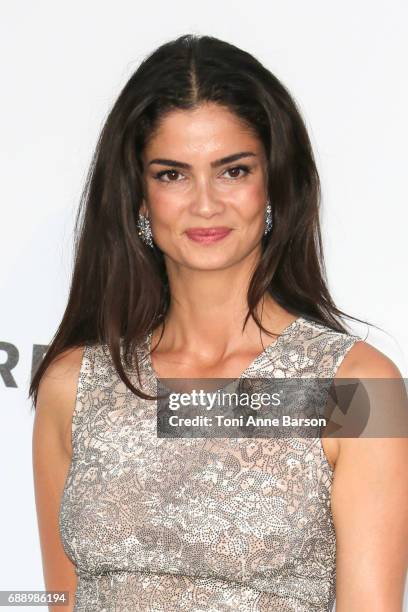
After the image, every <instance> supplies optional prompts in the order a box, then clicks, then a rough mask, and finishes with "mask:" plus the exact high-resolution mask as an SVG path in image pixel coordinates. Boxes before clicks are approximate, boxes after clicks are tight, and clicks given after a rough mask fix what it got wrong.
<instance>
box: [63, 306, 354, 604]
mask: <svg viewBox="0 0 408 612" xmlns="http://www.w3.org/2000/svg"><path fill="white" fill-rule="evenodd" d="M150 340H151V335H149V338H148V339H147V340H146V343H145V344H143V345H141V346H140V347H139V350H140V358H141V360H142V382H143V385H146V386H143V388H144V389H146V391H147V392H153V393H154V392H155V390H156V386H155V382H156V381H155V379H154V371H153V369H152V364H151V360H150V357H149V355H148V351H147V350H146V349H147V347H148V346H150ZM358 340H361V338H359V337H358V336H354V335H349V334H342V333H339V332H335V331H333V330H331V329H329V328H328V327H326V326H324V325H322V324H319V323H315V322H312V321H310V320H307V319H306V318H303V317H300V318H298V319H296V320H295V321H294V322H293V323H292V324H291V325H289V326H288V328H287V329H286V330H285V332H284V334H283V335H281V336H280V337H278V339H277V340H275V341H274V342H273V343H272V344H270V345H269V346H267V347H266V349H265V351H264V352H263V353H261V354H260V355H259V356H258V357H257V358H256V359H255V360H254V361H253V362H252V363H251V365H250V366H249V367H248V368H247V369H246V370H245V372H243V374H242V375H241V377H243V378H247V377H256V378H261V377H333V376H334V375H335V373H336V370H337V368H338V367H339V365H340V363H341V361H342V359H343V358H344V356H345V355H346V353H347V352H348V350H349V349H350V348H351V347H352V346H353V344H354V343H355V342H356V341H358ZM131 374H132V373H131ZM133 375H134V378H133V379H132V380H133V382H134V383H135V384H136V385H137V384H138V382H139V381H138V379H137V376H136V373H135V372H133ZM241 377H240V378H241ZM155 408H156V402H154V401H149V400H142V399H140V398H138V397H136V396H135V395H134V394H132V392H131V391H130V390H129V389H127V387H126V386H125V385H124V383H123V382H122V381H121V380H120V378H119V376H118V375H117V373H116V371H115V369H114V367H113V363H112V361H111V359H110V356H109V352H108V349H107V346H105V345H96V346H91V345H87V346H86V347H85V349H84V354H83V358H82V364H81V370H80V374H79V380H78V389H77V401H76V405H75V409H74V413H73V417H72V447H73V454H72V461H71V465H70V469H69V472H68V474H67V478H66V482H65V486H64V491H63V496H62V500H61V506H60V516H59V520H60V533H61V538H62V542H63V545H64V549H65V551H66V553H67V555H68V556H69V557H70V558H71V559H72V561H73V562H74V563H75V567H76V573H77V576H78V585H77V591H76V604H75V608H74V610H75V611H84V612H85V611H86V612H111V611H120V612H128V611H129V612H130V611H131V612H138V611H140V612H224V611H225V612H227V611H228V612H232V611H234V612H267V611H268V612H270V611H274V610H276V611H277V610H279V612H289V611H290V612H293V611H296V612H312V611H315V612H316V611H319V612H320V611H326V610H331V609H332V606H333V603H334V598H335V553H336V538H335V531H334V526H333V521H332V515H331V509H330V491H331V484H332V478H333V470H332V468H331V466H330V464H329V462H328V461H327V459H326V456H325V453H324V451H323V447H322V444H321V439H320V438H303V439H300V438H280V439H279V438H258V439H255V438H254V439H251V438H231V439H227V438H218V439H215V438H214V439H210V438H207V439H203V438H195V439H194V438H178V439H169V438H158V437H157V435H156V434H157V430H156V411H155Z"/></svg>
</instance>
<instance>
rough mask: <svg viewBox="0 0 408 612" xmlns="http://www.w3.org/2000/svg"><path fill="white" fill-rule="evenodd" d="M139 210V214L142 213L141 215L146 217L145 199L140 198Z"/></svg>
mask: <svg viewBox="0 0 408 612" xmlns="http://www.w3.org/2000/svg"><path fill="white" fill-rule="evenodd" d="M139 212H140V214H141V215H143V216H145V217H147V216H148V215H147V212H148V210H147V206H146V202H145V200H142V204H141V206H140V211H139Z"/></svg>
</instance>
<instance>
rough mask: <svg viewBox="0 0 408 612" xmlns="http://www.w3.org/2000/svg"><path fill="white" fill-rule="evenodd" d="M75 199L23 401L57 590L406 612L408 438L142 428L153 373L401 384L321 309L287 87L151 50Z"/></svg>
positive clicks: (164, 604) (146, 601) (47, 562)
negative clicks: (65, 278) (407, 465)
mask: <svg viewBox="0 0 408 612" xmlns="http://www.w3.org/2000/svg"><path fill="white" fill-rule="evenodd" d="M82 204H83V206H82V210H83V213H84V214H83V217H82V224H81V227H80V231H79V240H78V243H77V249H76V259H75V269H74V275H73V279H72V286H71V292H70V296H69V301H68V306H67V309H66V313H65V315H64V318H63V320H62V322H61V325H60V328H59V329H58V332H57V334H56V336H55V338H54V340H53V342H52V344H51V345H50V347H49V348H48V351H47V354H46V356H45V358H44V360H43V362H42V364H41V365H40V367H39V369H38V371H37V373H36V375H35V377H34V378H33V381H32V385H31V388H30V394H32V395H33V397H34V402H35V406H36V415H35V424H34V436H33V457H34V476H35V490H36V503H37V512H38V521H39V530H40V539H41V546H42V554H43V566H44V575H45V582H46V587H47V589H59V590H68V591H69V592H70V594H71V604H70V605H71V606H72V605H73V604H74V602H73V595H74V593H75V598H76V604H75V607H74V609H75V610H86V611H87V612H89V611H91V610H95V611H96V610H98V611H101V610H132V611H134V610H141V611H147V610H149V611H154V612H156V611H157V612H158V611H169V612H170V611H171V612H174V611H175V610H189V611H195V612H198V611H202V612H204V611H217V612H218V611H224V610H234V611H238V610H240V611H249V610H251V611H266V610H280V611H283V610H296V611H298V612H299V611H311V610H330V609H331V607H332V604H333V602H334V598H335V596H336V598H337V599H336V606H337V611H338V612H353V611H358V612H361V611H362V610H374V609H375V610H377V611H379V610H384V611H387V612H390V611H395V612H396V611H397V610H400V608H401V600H402V593H403V586H404V577H405V571H406V565H407V545H406V541H407V535H408V533H407V526H406V523H407V521H406V518H407V484H406V482H405V479H404V478H403V469H404V460H405V459H406V456H407V443H406V440H403V439H389V440H383V441H382V443H381V444H379V442H378V440H375V439H374V440H373V439H371V440H370V439H356V438H354V439H353V438H343V439H340V438H339V439H336V438H324V439H322V438H320V437H317V438H313V439H301V440H299V439H291V438H286V439H274V440H271V439H256V440H255V439H250V438H248V439H244V438H240V439H221V442H220V440H219V439H218V440H215V441H214V440H203V439H200V438H196V439H193V440H188V441H187V440H186V439H177V440H174V439H163V438H160V437H158V436H157V431H156V429H155V428H156V415H155V412H154V407H155V405H156V404H155V402H154V398H155V397H156V391H157V385H156V383H157V381H158V379H159V378H177V379H178V378H186V379H187V378H211V377H217V378H228V379H230V378H232V379H236V378H237V379H239V380H241V379H245V378H251V377H260V378H264V377H270V378H273V377H282V376H283V377H286V378H291V377H299V378H302V377H336V378H344V377H383V378H390V379H392V378H400V377H401V375H400V373H399V371H398V369H397V368H396V366H395V365H394V363H393V362H392V361H391V360H390V359H388V358H387V357H386V356H385V355H383V354H382V353H381V352H379V351H378V350H376V349H375V348H374V347H372V346H370V345H369V344H367V343H366V342H364V341H362V340H361V338H359V337H358V336H356V335H352V334H350V333H349V332H348V331H347V330H346V329H345V328H344V326H343V324H342V322H341V320H340V315H341V314H344V313H342V311H340V310H338V309H337V308H336V306H335V305H334V303H333V300H332V299H331V296H330V294H329V291H328V289H327V286H326V283H325V279H324V272H323V270H324V266H323V255H322V247H321V236H320V228H319V218H318V217H319V178H318V173H317V169H316V166H315V162H314V159H313V154H312V150H311V146H310V141H309V138H308V135H307V132H306V129H305V126H304V123H303V121H302V118H301V116H300V114H299V112H298V110H297V108H296V105H295V103H294V101H293V100H292V98H291V97H290V95H289V93H288V92H287V91H286V89H285V88H284V87H283V85H282V84H281V83H280V82H279V81H278V80H277V79H276V78H275V77H274V76H273V75H272V74H271V73H270V72H269V71H268V70H267V69H266V68H264V67H263V66H262V65H261V64H260V63H259V62H258V61H257V60H256V59H254V58H253V57H252V56H251V55H249V54H248V53H246V52H244V51H242V50H240V49H238V48H236V47H234V46H233V45H230V44H228V43H226V42H223V41H220V40H217V39H215V38H212V37H207V36H203V37H198V36H190V35H187V36H182V37H180V38H178V39H177V40H174V41H171V42H168V43H166V44H164V45H162V46H161V47H160V48H158V49H157V50H156V51H155V52H154V53H153V54H152V55H151V56H150V57H148V58H147V59H146V60H145V61H143V62H142V64H141V65H140V67H139V68H138V69H137V70H136V72H135V73H134V75H133V76H132V77H131V79H130V80H129V82H128V83H127V84H126V86H125V87H124V89H123V91H122V92H121V94H120V96H119V98H118V100H117V101H116V103H115V105H114V106H113V108H112V110H111V112H110V114H109V116H108V119H107V121H106V124H105V126H104V128H103V131H102V134H101V137H100V140H99V143H98V147H97V150H96V152H95V157H94V161H93V164H92V167H91V171H90V175H89V179H88V181H87V186H86V189H85V191H84V197H83V201H82ZM271 338H272V339H273V340H272V341H271ZM57 357H58V358H57ZM380 465H381V470H380V469H379V466H380Z"/></svg>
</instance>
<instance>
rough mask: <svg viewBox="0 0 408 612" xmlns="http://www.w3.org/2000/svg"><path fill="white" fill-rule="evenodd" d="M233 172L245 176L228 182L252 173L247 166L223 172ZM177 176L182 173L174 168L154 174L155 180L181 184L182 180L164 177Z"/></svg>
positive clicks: (235, 179) (242, 165) (234, 178)
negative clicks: (164, 178)
mask: <svg viewBox="0 0 408 612" xmlns="http://www.w3.org/2000/svg"><path fill="white" fill-rule="evenodd" d="M233 170H239V171H242V172H243V173H244V174H243V175H241V176H236V177H229V178H228V179H227V180H230V181H237V180H239V179H242V178H244V177H245V176H247V175H248V174H250V173H251V172H252V170H251V168H250V167H249V166H247V165H245V164H241V165H239V166H231V167H230V168H226V169H225V170H224V172H223V174H225V173H226V172H232V171H233ZM171 175H172V176H175V175H181V172H179V171H178V170H175V169H174V168H172V169H170V170H160V172H157V173H156V174H154V176H153V178H154V179H156V180H158V181H160V182H162V183H180V182H181V181H180V180H177V179H175V180H172V179H170V180H163V178H162V177H165V176H167V177H169V176H171Z"/></svg>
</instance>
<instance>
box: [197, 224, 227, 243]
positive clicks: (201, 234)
mask: <svg viewBox="0 0 408 612" xmlns="http://www.w3.org/2000/svg"><path fill="white" fill-rule="evenodd" d="M230 232H231V229H230V228H229V227H192V228H190V229H188V230H186V234H187V236H188V238H190V240H194V242H200V243H201V244H211V243H212V242H217V241H218V240H222V239H223V238H225V237H226V236H228V234H229V233H230Z"/></svg>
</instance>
